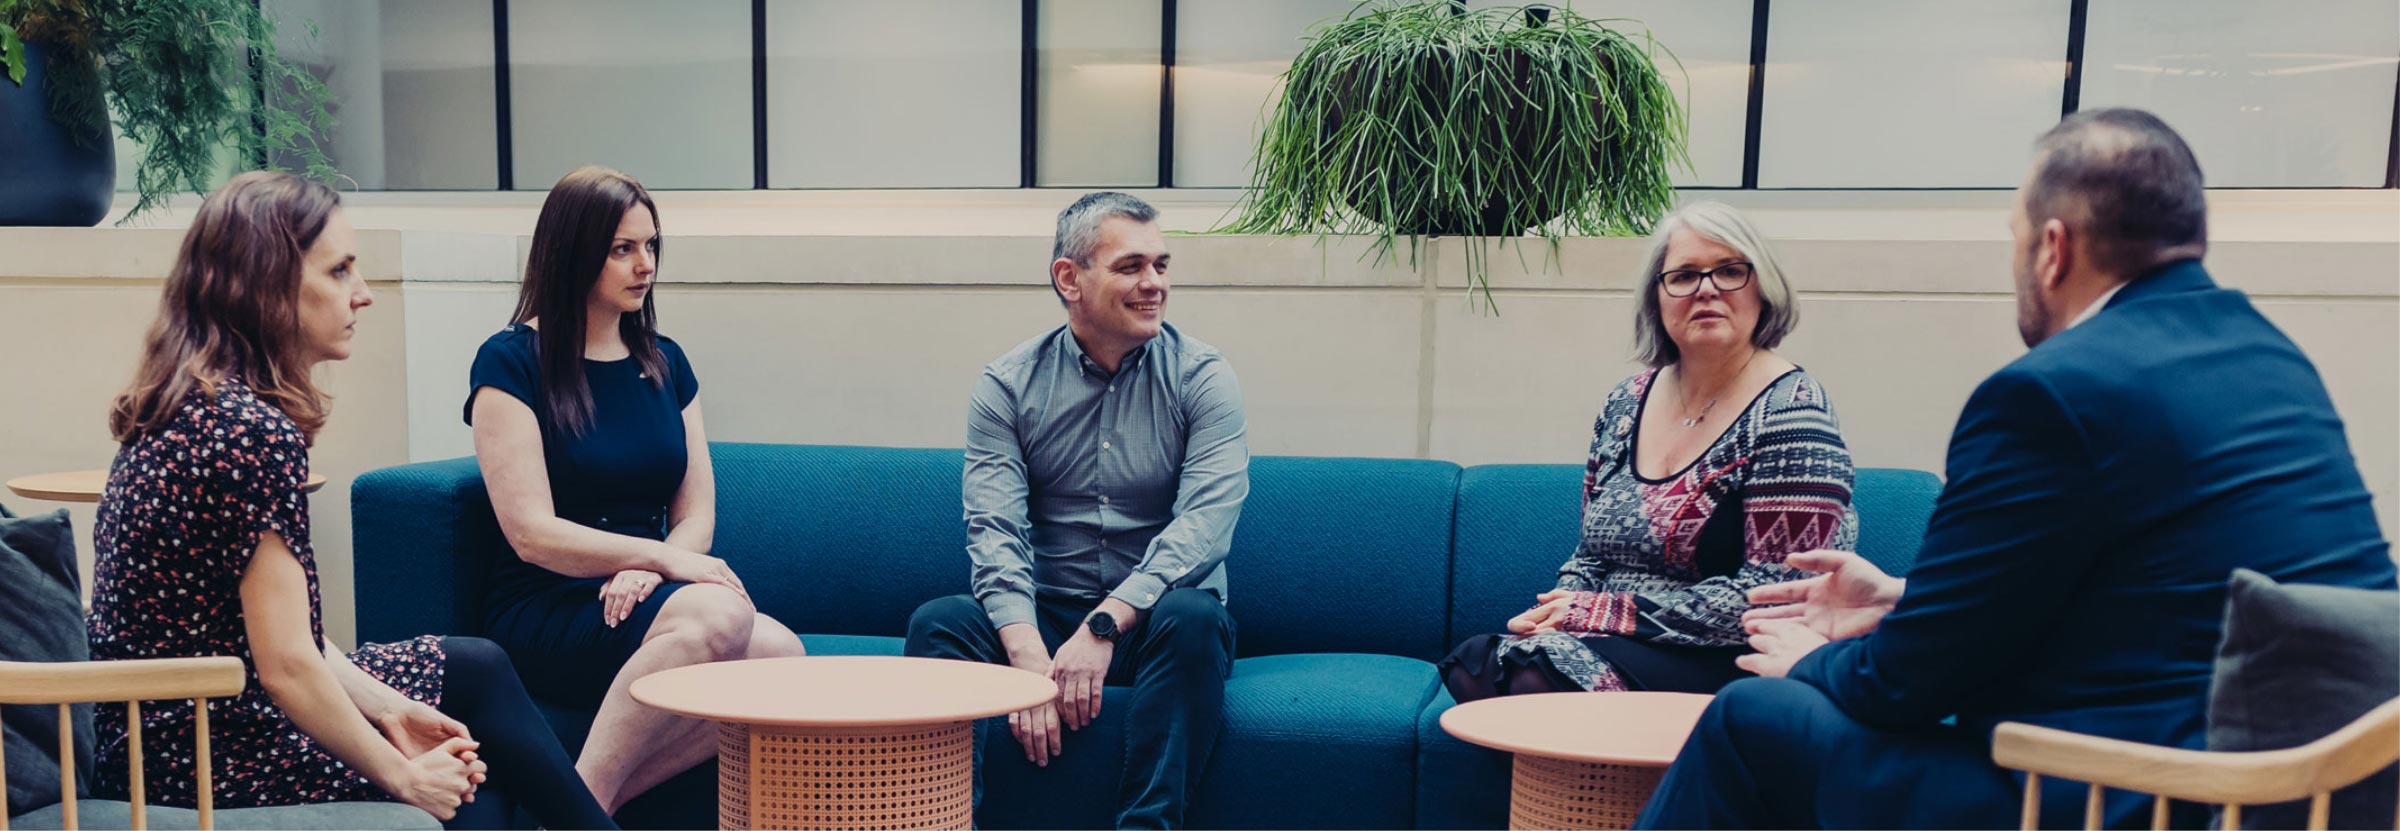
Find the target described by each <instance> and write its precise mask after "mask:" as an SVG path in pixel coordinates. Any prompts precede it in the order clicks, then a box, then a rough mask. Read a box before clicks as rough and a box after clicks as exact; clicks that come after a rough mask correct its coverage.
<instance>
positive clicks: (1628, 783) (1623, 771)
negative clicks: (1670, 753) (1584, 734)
mask: <svg viewBox="0 0 2400 831" xmlns="http://www.w3.org/2000/svg"><path fill="white" fill-rule="evenodd" d="M1665 775H1666V769H1665V768H1656V767H1639V766H1634V765H1609V764H1596V763H1592V762H1578V761H1572V760H1567V759H1552V758H1548V757H1544V756H1536V755H1534V754H1531V753H1519V754H1517V763H1516V775H1515V779H1516V781H1515V784H1514V785H1513V786H1512V787H1511V788H1510V789H1509V803H1508V827H1510V828H1575V829H1584V828H1632V827H1633V821H1634V819H1636V818H1638V817H1640V816H1641V815H1642V805H1643V804H1645V803H1648V802H1649V801H1650V792H1651V791H1654V790H1657V789H1658V780H1659V779H1660V778H1662V777H1664V776H1665Z"/></svg>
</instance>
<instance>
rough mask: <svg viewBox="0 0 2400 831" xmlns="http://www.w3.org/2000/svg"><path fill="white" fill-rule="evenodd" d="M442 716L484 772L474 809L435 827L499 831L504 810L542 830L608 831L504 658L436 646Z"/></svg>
mask: <svg viewBox="0 0 2400 831" xmlns="http://www.w3.org/2000/svg"><path fill="white" fill-rule="evenodd" d="M442 652H443V653H444V654H445V655H446V656H447V657H446V659H445V660H444V661H443V663H442V706H441V707H439V708H438V709H440V710H441V711H442V712H443V713H444V714H447V715H448V716H450V717H451V718H454V719H458V720H459V722H460V723H463V724H465V725H466V726H467V732H468V733H469V734H472V735H473V736H474V737H475V742H476V744H477V745H479V746H478V747H477V748H476V749H475V754H476V755H477V756H480V757H482V759H483V761H484V763H485V764H487V765H490V766H491V772H490V773H489V774H487V778H486V779H485V780H484V783H483V786H482V787H480V788H477V789H476V792H475V801H474V802H471V803H468V804H465V805H460V806H458V815H457V816H456V817H453V818H452V819H451V820H450V821H449V822H446V823H443V824H442V825H443V827H445V828H452V829H460V828H507V827H509V816H508V811H509V808H510V807H511V806H518V807H523V808H524V809H525V811H526V812H527V813H529V814H532V815H533V818H534V820H535V821H537V822H539V823H541V825H542V827H544V828H560V829H566V828H615V827H617V824H616V822H615V821H614V820H611V819H609V817H608V813H607V812H605V811H602V810H600V803H599V802H597V801H595V800H593V799H592V792H591V789H589V788H587V787H585V786H584V784H583V776H582V775H580V774H577V773H576V772H575V760H573V759H569V758H567V751H566V750H564V749H562V748H561V747H560V746H559V743H558V735H557V734H555V733H552V732H550V723H549V722H547V721H544V720H542V714H541V713H540V712H538V711H536V710H535V709H534V708H533V699H532V698H529V697H527V696H526V695H525V685H524V684H523V683H521V682H519V681H518V680H517V670H516V667H515V666H513V665H511V664H510V663H509V661H508V653H505V652H502V651H500V647H499V646H498V645H497V644H494V643H492V642H491V641H487V640H484V639H482V638H457V637H450V638H443V639H442Z"/></svg>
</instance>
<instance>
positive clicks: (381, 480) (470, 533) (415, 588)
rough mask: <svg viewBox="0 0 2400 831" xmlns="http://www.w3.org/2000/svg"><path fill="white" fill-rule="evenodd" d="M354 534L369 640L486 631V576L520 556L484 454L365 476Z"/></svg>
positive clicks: (354, 508)
mask: <svg viewBox="0 0 2400 831" xmlns="http://www.w3.org/2000/svg"><path fill="white" fill-rule="evenodd" d="M350 539H351V567H352V569H353V576H352V578H351V583H352V585H353V586H354V587H355V591H356V594H357V596H358V598H357V599H358V617H357V620H358V639H359V640H360V641H362V642H378V643H390V642H397V641H405V640H408V639H409V638H413V637H416V636H418V635H482V634H484V629H483V621H484V611H483V594H484V587H485V585H486V580H487V579H488V578H489V576H490V574H491V569H492V564H493V562H495V558H497V557H503V556H512V555H509V554H507V553H506V549H504V548H503V547H502V546H503V545H505V544H506V542H507V541H506V540H505V539H503V538H502V537H501V536H500V523H499V520H497V519H495V518H494V517H493V516H492V498H491V494H490V493H489V492H487V491H485V490H484V487H483V474H482V472H481V471H480V470H479V469H478V468H477V467H476V466H475V460H474V458H472V457H469V458H464V459H446V460H443V461H439V462H425V463H421V464H412V465H400V466H397V467H387V468H382V469H380V470H372V471H368V472H366V473H364V474H360V475H359V477H358V478H357V479H355V480H352V481H351V484H350Z"/></svg>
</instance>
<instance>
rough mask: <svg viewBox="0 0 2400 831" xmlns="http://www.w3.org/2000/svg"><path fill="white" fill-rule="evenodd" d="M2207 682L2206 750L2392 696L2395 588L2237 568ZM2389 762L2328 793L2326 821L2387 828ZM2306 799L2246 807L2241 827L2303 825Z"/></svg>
mask: <svg viewBox="0 0 2400 831" xmlns="http://www.w3.org/2000/svg"><path fill="white" fill-rule="evenodd" d="M2225 588H2226V592H2225V594H2226V602H2225V633H2224V640H2222V641H2220V642H2218V644H2217V666H2216V675H2215V677H2214V678H2213V679H2212V680H2211V681H2210V683H2209V689H2208V749H2210V750H2220V751H2247V750H2280V749H2283V748H2287V747H2297V746H2300V745H2304V744H2307V743H2309V742H2312V741H2316V740H2317V739H2321V738H2324V737H2325V736H2326V735H2328V734H2331V733H2332V732H2333V731H2335V730H2339V729H2341V728H2342V727H2343V726H2344V725H2347V724H2349V723H2350V722H2352V721H2355V720H2357V719H2358V717H2359V716H2363V715H2366V714H2367V711H2369V710H2372V709H2375V708H2376V707H2378V706H2380V705H2382V704H2383V703H2384V702H2386V701H2390V700H2392V699H2393V698H2395V697H2400V591H2393V590H2381V591H2378V590H2371V589H2355V588H2347V587H2340V586H2309V585H2298V584H2294V585H2279V584H2277V583H2276V582H2275V581H2274V580H2272V579H2269V578H2268V577H2267V576H2266V575H2263V574H2260V573H2258V572H2255V571H2251V570H2249V569H2236V570H2234V572H2233V579H2232V580H2231V581H2230V582H2229V583H2227V584H2226V587H2225ZM2395 788H2400V774H2396V773H2395V769H2394V768H2385V769H2384V770H2383V771H2382V772H2380V773H2377V774H2375V775H2374V776H2370V777H2368V778H2367V779H2366V780H2365V781H2363V782H2360V783H2358V784H2356V785H2352V786H2350V787H2348V788H2344V789H2342V790H2340V791H2336V792H2335V793H2334V796H2333V813H2332V816H2331V817H2330V820H2331V824H2330V827H2333V828H2390V827H2392V819H2393V817H2392V812H2393V809H2394V805H2395V804H2396V800H2400V794H2395ZM2307 822H2308V803H2306V802H2304V801H2303V802H2294V803H2285V804H2282V805H2275V806H2261V807H2258V808H2247V809H2244V810H2243V811H2242V825H2243V826H2244V827H2246V828H2301V827H2305V826H2306V825H2307Z"/></svg>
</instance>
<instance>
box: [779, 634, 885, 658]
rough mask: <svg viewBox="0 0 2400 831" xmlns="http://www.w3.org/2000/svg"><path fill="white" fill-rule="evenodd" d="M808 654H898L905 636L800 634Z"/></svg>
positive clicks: (801, 641)
mask: <svg viewBox="0 0 2400 831" xmlns="http://www.w3.org/2000/svg"><path fill="white" fill-rule="evenodd" d="M800 643H801V645H802V646H806V647H808V654H810V655H898V654H900V650H901V648H902V647H905V646H907V645H908V639H907V638H900V637H892V636H888V635H801V636H800Z"/></svg>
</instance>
